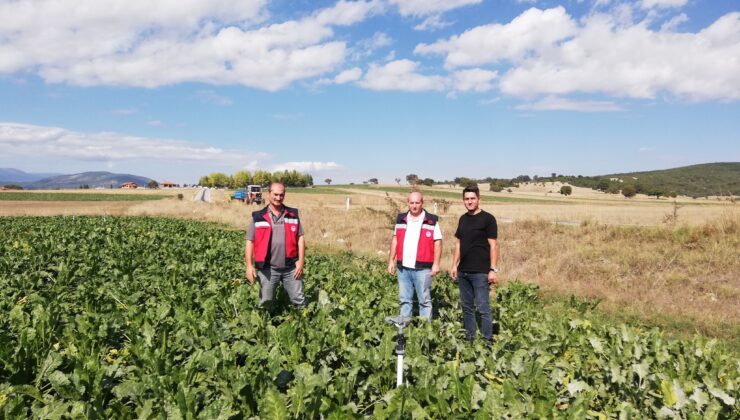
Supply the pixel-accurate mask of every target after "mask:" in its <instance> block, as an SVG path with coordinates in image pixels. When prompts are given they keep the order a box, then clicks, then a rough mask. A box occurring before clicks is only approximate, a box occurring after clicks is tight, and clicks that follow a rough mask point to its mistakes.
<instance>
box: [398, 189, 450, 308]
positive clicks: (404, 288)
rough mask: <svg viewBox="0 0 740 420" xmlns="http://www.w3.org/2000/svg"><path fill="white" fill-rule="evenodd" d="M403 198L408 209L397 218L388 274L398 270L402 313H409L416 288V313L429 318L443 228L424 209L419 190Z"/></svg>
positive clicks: (434, 217)
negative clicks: (417, 311)
mask: <svg viewBox="0 0 740 420" xmlns="http://www.w3.org/2000/svg"><path fill="white" fill-rule="evenodd" d="M406 201H407V203H408V205H409V211H408V212H407V213H401V214H399V215H398V216H397V217H396V228H395V229H394V231H393V239H392V240H391V248H390V258H389V260H388V273H390V274H395V272H396V271H398V297H399V301H400V303H401V316H407V317H410V316H411V309H412V302H413V299H414V291H416V298H417V299H418V301H419V316H422V317H427V318H429V319H431V317H432V277H434V276H435V275H437V273H439V260H440V258H441V256H442V230H441V229H440V227H439V218H438V217H437V216H436V215H434V214H431V213H427V212H426V211H425V210H424V208H423V206H424V197H423V196H422V195H421V193H420V192H417V191H414V192H412V193H410V194H409V196H408V198H407V200H406Z"/></svg>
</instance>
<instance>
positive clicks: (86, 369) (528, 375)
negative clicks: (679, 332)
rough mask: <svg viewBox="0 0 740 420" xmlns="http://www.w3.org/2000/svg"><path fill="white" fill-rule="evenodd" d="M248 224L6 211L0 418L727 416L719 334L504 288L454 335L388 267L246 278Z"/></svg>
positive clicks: (453, 303)
mask: <svg viewBox="0 0 740 420" xmlns="http://www.w3.org/2000/svg"><path fill="white" fill-rule="evenodd" d="M243 244H244V235H243V233H242V232H234V231H228V230H224V229H222V228H219V227H217V226H214V225H211V224H204V223H198V222H192V221H182V220H174V219H163V218H110V217H76V218H73V217H54V218H0V314H2V316H0V418H25V417H41V418H142V419H148V418H207V419H212V418H224V419H226V418H249V417H254V416H257V417H263V418H319V417H322V416H323V417H325V418H361V417H372V418H381V419H382V418H427V417H428V418H465V419H468V418H485V419H489V418H492V417H496V418H501V417H506V418H521V417H535V418H541V417H548V418H549V417H563V418H599V419H603V418H617V417H619V418H644V417H667V418H697V419H698V418H732V417H737V413H738V412H739V411H740V410H738V408H739V407H738V388H737V387H738V367H739V362H738V360H737V359H736V358H733V357H731V356H729V355H728V354H727V353H725V352H723V351H722V349H721V348H720V347H719V346H718V345H717V343H716V342H714V341H706V340H704V339H701V338H697V339H694V340H693V341H683V342H677V341H670V340H667V339H666V338H664V337H663V335H662V334H661V333H660V332H659V331H657V330H651V331H644V330H640V329H636V328H631V327H628V326H624V325H622V326H610V325H606V326H600V325H592V324H591V322H589V320H588V319H587V311H585V310H583V311H580V310H578V309H574V311H573V314H574V316H573V317H572V318H570V319H555V318H552V317H550V316H548V315H546V314H544V313H543V312H542V311H541V306H540V304H539V302H538V300H537V290H536V288H535V286H532V285H525V284H522V283H518V282H514V283H511V284H509V285H507V286H505V287H503V288H501V289H499V292H498V299H497V301H498V303H497V305H496V307H497V310H498V312H500V318H501V333H500V334H499V335H498V336H497V342H496V344H495V345H494V346H493V348H488V347H487V346H486V345H484V343H482V342H476V343H474V344H467V343H466V342H464V340H463V337H464V334H463V331H462V326H461V323H460V318H461V316H460V312H459V309H457V300H458V296H457V290H456V287H455V284H454V283H453V282H452V280H451V279H450V278H449V277H446V276H440V277H438V278H437V279H436V280H435V285H434V293H433V295H434V305H435V312H436V315H435V320H434V321H433V322H431V323H426V322H416V323H415V324H414V325H413V326H411V327H410V328H409V329H407V332H408V344H407V349H406V354H407V356H406V371H405V377H406V380H408V382H409V386H408V387H404V388H401V389H395V363H396V360H395V355H394V354H393V348H394V335H395V330H394V329H393V328H391V327H390V326H388V325H386V324H384V323H383V322H382V319H383V317H385V316H387V315H394V314H396V313H397V311H398V303H397V286H396V282H395V279H393V278H391V277H390V276H388V275H387V274H384V273H383V269H384V264H383V263H382V262H380V261H374V260H369V259H365V258H360V257H356V256H353V255H351V254H343V255H337V256H325V255H317V254H314V253H312V252H310V251H309V258H308V261H307V265H306V279H305V281H306V293H307V297H308V299H309V302H310V303H309V305H308V307H307V308H306V309H305V310H303V311H301V312H294V311H293V310H292V309H290V307H289V305H288V303H287V299H286V298H285V296H280V300H279V302H280V303H279V304H278V305H277V307H276V308H274V312H273V313H272V314H269V313H267V312H266V311H264V310H262V309H261V308H259V307H258V305H257V301H258V299H257V294H258V290H257V287H256V286H249V285H247V284H244V283H242V281H241V279H242V278H243V272H244V262H243Z"/></svg>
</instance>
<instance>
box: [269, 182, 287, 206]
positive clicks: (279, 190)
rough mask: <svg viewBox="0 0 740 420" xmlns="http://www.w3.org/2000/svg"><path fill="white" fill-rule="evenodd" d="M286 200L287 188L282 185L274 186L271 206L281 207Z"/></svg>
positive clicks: (271, 194) (271, 193)
mask: <svg viewBox="0 0 740 420" xmlns="http://www.w3.org/2000/svg"><path fill="white" fill-rule="evenodd" d="M284 199H285V186H283V185H281V184H273V185H272V188H271V189H270V204H272V206H273V207H280V206H282V205H283V200H284Z"/></svg>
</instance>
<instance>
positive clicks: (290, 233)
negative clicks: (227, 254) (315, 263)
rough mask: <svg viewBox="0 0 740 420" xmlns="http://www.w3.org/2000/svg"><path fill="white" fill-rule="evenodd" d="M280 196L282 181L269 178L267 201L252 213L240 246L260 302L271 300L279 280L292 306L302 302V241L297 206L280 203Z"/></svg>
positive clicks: (283, 189) (281, 197)
mask: <svg viewBox="0 0 740 420" xmlns="http://www.w3.org/2000/svg"><path fill="white" fill-rule="evenodd" d="M284 199H285V185H284V184H283V183H282V182H272V183H271V184H270V188H269V194H268V200H269V203H268V205H267V206H266V207H265V208H263V209H262V210H258V211H255V212H254V213H252V222H251V224H250V227H249V229H248V230H247V241H246V246H245V249H244V260H245V261H246V263H247V273H246V274H247V280H249V283H250V284H254V279H255V277H258V278H259V282H260V303H261V304H263V305H264V304H267V303H270V302H272V300H273V299H274V298H275V289H276V288H277V285H278V284H279V283H282V284H283V287H284V288H285V291H286V292H288V296H289V297H290V302H291V304H293V307H295V308H302V307H304V306H305V305H306V301H305V298H304V296H303V265H304V261H305V250H306V244H305V241H304V239H303V226H302V225H301V221H300V219H299V218H298V209H294V208H291V207H286V206H285V205H283V200H284ZM255 267H256V268H255Z"/></svg>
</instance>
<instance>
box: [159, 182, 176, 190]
mask: <svg viewBox="0 0 740 420" xmlns="http://www.w3.org/2000/svg"><path fill="white" fill-rule="evenodd" d="M159 186H160V187H162V188H175V187H177V186H178V185H177V184H175V183H174V182H172V181H162V182H160V183H159Z"/></svg>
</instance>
